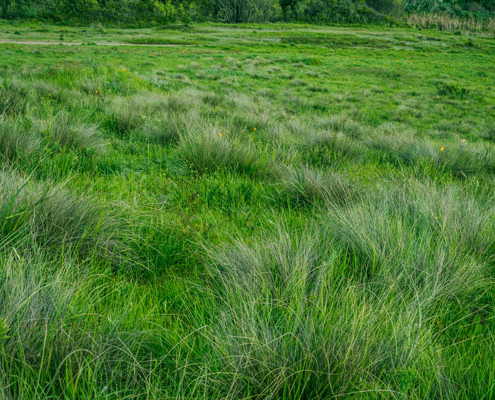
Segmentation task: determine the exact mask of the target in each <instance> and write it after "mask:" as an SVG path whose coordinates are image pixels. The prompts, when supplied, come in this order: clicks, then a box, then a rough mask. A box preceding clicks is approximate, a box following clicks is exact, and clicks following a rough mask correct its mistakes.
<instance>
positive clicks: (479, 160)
mask: <svg viewBox="0 0 495 400" xmlns="http://www.w3.org/2000/svg"><path fill="white" fill-rule="evenodd" d="M363 143H364V144H365V145H367V146H369V147H371V148H373V149H375V150H378V151H379V152H380V153H381V154H382V155H383V156H384V157H383V159H385V160H390V161H393V162H397V161H399V162H402V163H405V164H406V165H410V164H415V163H419V162H428V163H430V164H431V165H433V166H434V167H435V168H437V169H439V170H446V171H450V172H451V173H452V174H453V175H455V176H458V177H463V176H467V175H473V174H484V173H494V172H495V155H494V154H495V153H494V151H493V146H492V144H490V143H469V142H467V141H465V140H464V141H463V140H461V139H459V140H458V141H457V142H452V141H450V140H449V141H446V142H445V143H444V144H438V143H434V142H432V141H431V140H428V139H426V138H420V137H415V136H414V135H411V134H408V135H407V134H405V135H402V136H401V135H400V133H398V132H396V133H395V134H391V135H382V134H377V135H375V136H372V137H368V138H366V139H364V140H363Z"/></svg>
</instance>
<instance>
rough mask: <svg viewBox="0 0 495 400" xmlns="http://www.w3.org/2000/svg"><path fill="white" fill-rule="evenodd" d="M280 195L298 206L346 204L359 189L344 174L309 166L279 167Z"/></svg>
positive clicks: (278, 184) (278, 183)
mask: <svg viewBox="0 0 495 400" xmlns="http://www.w3.org/2000/svg"><path fill="white" fill-rule="evenodd" d="M279 171H280V172H279V177H278V182H277V186H278V187H279V191H278V193H279V196H280V198H281V199H286V200H287V201H289V202H290V203H292V204H294V205H296V206H303V207H304V206H307V205H314V204H318V203H319V204H323V205H324V204H327V205H328V204H336V205H340V206H343V205H346V204H348V203H349V202H350V201H352V200H353V198H355V197H356V195H357V190H356V188H355V186H353V185H352V184H351V183H350V182H349V181H348V180H347V179H346V178H345V177H344V176H342V175H341V174H338V173H335V172H323V171H319V170H315V169H313V168H310V167H308V166H298V167H295V168H292V167H285V168H279Z"/></svg>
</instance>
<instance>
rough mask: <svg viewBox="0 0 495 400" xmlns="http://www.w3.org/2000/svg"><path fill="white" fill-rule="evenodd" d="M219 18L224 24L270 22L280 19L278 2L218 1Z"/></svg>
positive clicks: (254, 0)
mask: <svg viewBox="0 0 495 400" xmlns="http://www.w3.org/2000/svg"><path fill="white" fill-rule="evenodd" d="M217 8H218V16H219V18H220V19H221V20H222V21H224V22H229V23H238V22H270V21H275V20H277V19H279V18H280V16H281V13H282V9H281V8H280V4H279V2H278V0H217Z"/></svg>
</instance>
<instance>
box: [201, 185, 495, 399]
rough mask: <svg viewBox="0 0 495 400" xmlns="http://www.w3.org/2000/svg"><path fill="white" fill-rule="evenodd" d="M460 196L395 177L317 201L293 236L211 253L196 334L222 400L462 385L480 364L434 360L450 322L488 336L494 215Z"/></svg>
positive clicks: (450, 344) (434, 391) (444, 353)
mask: <svg viewBox="0 0 495 400" xmlns="http://www.w3.org/2000/svg"><path fill="white" fill-rule="evenodd" d="M463 195H465V193H463V192H462V191H461V190H459V189H458V188H456V187H446V188H443V187H436V186H435V185H433V184H421V183H418V182H415V181H408V182H406V183H405V184H404V185H403V187H402V188H401V189H400V190H399V189H397V190H396V191H394V190H390V188H383V190H378V191H377V192H376V193H375V194H373V195H369V196H368V197H366V198H363V199H361V201H359V202H356V203H355V204H353V205H352V206H349V207H347V208H339V209H335V208H333V207H331V208H330V209H329V211H328V212H324V213H323V214H322V215H320V216H319V218H318V221H319V222H318V223H315V224H313V225H312V226H310V227H305V230H304V232H302V231H298V230H295V229H289V228H282V229H280V230H279V232H278V234H276V235H273V234H272V235H270V236H267V237H262V238H260V240H259V241H255V242H252V241H250V242H249V243H248V242H247V241H243V240H241V241H238V242H236V243H235V244H233V245H232V246H230V247H228V248H225V249H224V250H212V251H211V252H210V253H209V256H210V263H209V265H210V267H209V268H210V272H211V274H212V277H213V281H212V282H213V283H212V285H213V288H214V291H215V292H216V293H217V296H218V301H219V310H220V311H219V317H218V318H217V319H216V323H214V324H213V325H212V328H211V332H209V333H208V335H210V337H211V341H212V349H213V351H212V355H211V356H212V357H213V358H214V360H215V362H216V363H218V366H217V369H216V370H215V374H216V375H215V380H212V381H211V382H210V384H211V385H212V386H213V387H216V386H218V387H221V388H223V390H224V391H225V393H227V394H228V395H226V398H245V397H249V396H251V397H254V398H270V399H275V398H329V397H332V396H346V395H351V394H352V393H368V394H369V395H370V396H374V395H382V394H386V395H391V396H406V397H407V396H409V397H413V398H426V397H428V398H431V397H440V398H442V397H445V398H449V397H455V396H457V395H460V394H462V393H465V392H466V391H467V392H469V391H471V392H473V391H474V392H476V390H477V389H476V379H478V378H480V377H482V378H481V379H484V380H488V379H489V376H490V373H491V372H490V371H491V370H490V367H489V364H488V362H485V363H483V365H482V370H481V371H480V372H479V375H478V378H476V377H474V378H473V376H471V375H469V376H468V375H462V373H460V372H459V369H458V368H457V367H453V368H450V366H449V364H448V363H447V362H446V359H447V358H449V357H452V359H453V360H455V362H456V363H457V362H462V360H459V358H458V356H457V355H455V351H456V350H455V349H456V347H458V346H461V345H462V344H458V343H457V342H458V341H461V340H462V337H463V336H462V333H461V332H462V329H461V326H462V323H463V322H462V321H466V320H471V321H473V320H474V321H476V320H485V323H481V324H480V326H479V332H480V336H479V338H476V337H472V338H471V340H477V339H479V343H480V344H481V343H482V345H483V346H486V344H487V342H489V343H491V345H493V344H495V343H494V341H493V335H491V336H490V334H489V332H490V329H491V328H490V327H493V323H492V322H490V319H489V318H490V315H493V312H494V309H493V305H492V304H491V301H492V300H493V296H490V295H489V293H493V288H494V282H493V279H492V278H491V272H490V270H491V269H490V263H491V262H492V259H493V254H494V247H493V243H492V242H491V241H490V239H489V238H490V237H493V233H494V232H495V219H494V213H493V210H492V209H491V207H489V206H486V204H484V202H483V201H481V202H479V201H478V200H477V199H475V198H474V197H473V198H472V199H471V200H469V201H467V202H466V201H465V198H463ZM473 195H474V194H473ZM487 196H488V195H487ZM485 200H488V199H485ZM475 242H477V243H478V244H477V245H475V244H474V243H475ZM424 382H428V384H427V385H424ZM466 388H469V389H466Z"/></svg>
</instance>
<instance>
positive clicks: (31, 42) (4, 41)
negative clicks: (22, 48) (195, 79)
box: [0, 39, 189, 47]
mask: <svg viewBox="0 0 495 400" xmlns="http://www.w3.org/2000/svg"><path fill="white" fill-rule="evenodd" d="M0 44H28V45H35V46H56V45H57V46H59V45H63V46H81V45H83V44H84V43H83V42H46V41H39V40H8V39H0ZM90 44H91V45H96V46H140V47H183V46H189V45H187V44H152V43H119V42H97V43H90Z"/></svg>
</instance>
